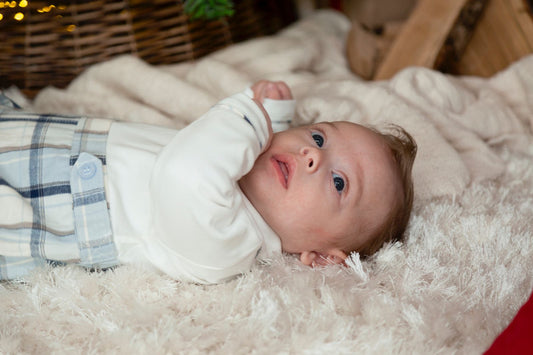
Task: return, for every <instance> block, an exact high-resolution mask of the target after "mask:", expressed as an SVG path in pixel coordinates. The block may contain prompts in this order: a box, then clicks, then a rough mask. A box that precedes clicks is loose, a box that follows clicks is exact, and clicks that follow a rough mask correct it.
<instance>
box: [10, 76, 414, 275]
mask: <svg viewBox="0 0 533 355" xmlns="http://www.w3.org/2000/svg"><path fill="white" fill-rule="evenodd" d="M293 110H294V102H293V101H292V95H291V92H290V89H289V88H288V87H287V85H286V84H285V83H282V82H268V81H260V82H258V83H256V84H254V85H253V86H252V87H251V90H247V92H245V93H239V94H236V95H233V96H232V97H229V98H227V99H224V100H222V101H221V102H219V103H218V104H217V105H215V106H214V107H213V108H211V109H210V110H209V111H208V112H207V113H206V114H204V115H203V116H202V117H201V118H200V119H198V120H196V121H195V122H193V123H192V124H190V125H189V126H187V127H186V128H184V129H182V130H180V131H176V130H173V129H168V128H162V127H158V126H151V125H142V124H133V123H126V122H116V121H111V120H102V119H87V118H73V117H65V116H50V115H36V114H28V113H22V112H20V111H17V110H6V109H4V112H2V110H1V109H0V200H1V203H0V278H2V279H12V278H16V277H20V276H22V275H24V274H26V273H28V272H29V271H30V270H32V269H33V268H35V267H36V266H39V265H42V264H44V263H61V264H62V263H77V264H79V265H82V266H85V267H89V268H107V267H112V266H115V265H118V264H121V263H122V264H124V263H138V264H147V265H151V266H155V267H156V268H157V269H159V270H161V271H163V272H165V273H166V274H168V275H170V276H171V277H174V278H177V279H180V280H187V281H192V282H198V283H218V282H222V281H224V280H226V279H229V278H232V277H234V276H236V275H239V274H242V273H244V272H246V271H248V270H249V269H250V267H251V265H252V264H253V262H254V260H255V259H256V258H257V259H265V258H268V257H269V256H270V255H273V254H275V253H280V252H281V251H284V252H287V253H291V254H296V255H299V257H300V260H301V261H302V263H304V264H306V265H310V266H313V265H325V264H329V263H343V262H344V260H345V259H346V257H347V255H348V254H349V253H351V252H353V251H358V252H359V253H361V254H362V255H371V254H372V253H374V252H375V251H376V250H378V249H379V248H380V246H381V245H382V244H383V243H384V242H386V241H390V240H397V239H399V238H401V236H402V233H403V232H404V230H405V228H406V225H407V222H408V220H409V215H410V210H411V205H412V199H413V187H412V182H411V168H412V164H413V161H414V157H415V154H416V145H415V143H414V141H413V139H412V138H411V137H410V136H409V135H408V134H407V133H406V132H405V131H404V130H403V129H401V128H396V130H395V131H394V134H382V133H379V132H377V131H375V130H372V129H369V128H366V127H363V126H360V125H357V124H354V123H350V122H323V123H318V124H313V125H309V126H302V127H297V128H291V129H287V130H284V131H281V132H278V133H275V134H274V133H273V132H272V123H271V118H272V119H273V121H275V122H274V123H275V124H274V125H275V126H276V127H280V126H283V124H284V122H285V121H286V120H287V118H290V117H291V116H292V113H293Z"/></svg>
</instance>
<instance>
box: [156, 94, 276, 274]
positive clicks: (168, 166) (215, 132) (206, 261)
mask: <svg viewBox="0 0 533 355" xmlns="http://www.w3.org/2000/svg"><path fill="white" fill-rule="evenodd" d="M268 139H269V127H268V125H267V120H266V119H265V117H264V115H263V112H262V111H261V109H260V108H259V107H258V106H257V104H256V103H255V102H254V101H252V100H251V99H250V98H249V97H247V96H246V95H245V94H242V93H241V94H237V95H234V96H232V97H230V98H227V99H225V100H222V101H221V102H220V103H218V104H217V105H215V106H214V107H213V108H212V109H211V110H209V112H207V113H206V114H205V115H204V116H202V117H201V118H199V119H198V120H197V121H195V122H193V123H192V124H191V125H189V126H188V127H186V128H184V129H182V130H181V131H179V132H178V133H177V134H176V136H175V137H174V138H173V139H172V141H171V142H170V143H169V144H168V145H167V146H165V148H163V150H162V151H161V153H160V154H159V156H158V157H157V160H156V164H155V168H154V171H153V173H152V178H151V181H150V193H151V196H152V198H151V199H152V225H153V236H152V237H153V238H151V239H153V240H154V241H155V243H151V244H150V245H149V246H148V248H149V249H151V250H148V251H147V254H148V256H149V258H150V259H151V261H152V262H153V263H154V264H155V265H156V266H157V267H158V268H159V269H161V270H162V271H164V272H165V273H167V274H169V275H170V276H172V277H176V278H183V277H186V278H188V279H190V280H192V281H195V282H201V283H216V282H220V281H222V280H224V279H227V278H229V277H232V276H235V275H237V274H240V273H242V272H245V271H247V270H248V269H249V268H250V266H251V264H252V263H253V262H254V259H255V256H256V253H257V251H258V250H259V248H260V247H261V239H260V238H259V237H258V236H257V233H254V226H253V223H250V216H249V215H248V214H247V212H246V211H247V210H246V209H245V208H244V201H243V199H244V198H245V197H244V196H243V194H242V192H241V191H240V188H239V187H238V180H239V179H240V178H241V177H242V176H243V175H245V174H246V173H247V172H248V171H250V169H251V168H252V166H253V164H254V162H255V160H256V158H257V157H258V156H259V155H260V154H261V153H262V151H263V149H264V148H265V146H266V144H267V142H268Z"/></svg>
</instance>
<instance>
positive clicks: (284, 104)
mask: <svg viewBox="0 0 533 355" xmlns="http://www.w3.org/2000/svg"><path fill="white" fill-rule="evenodd" d="M244 93H245V94H246V95H247V96H248V97H250V98H253V97H254V92H253V91H252V89H251V88H247V89H246V91H244ZM263 107H264V109H265V111H266V112H267V113H268V116H269V117H270V120H271V121H272V130H273V131H274V132H281V131H284V130H286V129H289V128H290V127H291V123H292V119H293V117H294V114H295V112H296V100H272V99H264V100H263Z"/></svg>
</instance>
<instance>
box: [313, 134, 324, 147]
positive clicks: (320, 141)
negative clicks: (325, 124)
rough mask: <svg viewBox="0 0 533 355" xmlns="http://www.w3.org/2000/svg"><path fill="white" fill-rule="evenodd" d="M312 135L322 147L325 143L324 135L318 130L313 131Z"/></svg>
mask: <svg viewBox="0 0 533 355" xmlns="http://www.w3.org/2000/svg"><path fill="white" fill-rule="evenodd" d="M311 137H313V139H314V140H315V143H316V145H317V146H318V147H319V148H322V146H323V145H324V137H323V136H322V135H321V134H320V133H317V132H313V133H311Z"/></svg>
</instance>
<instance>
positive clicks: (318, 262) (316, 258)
mask: <svg viewBox="0 0 533 355" xmlns="http://www.w3.org/2000/svg"><path fill="white" fill-rule="evenodd" d="M346 257H347V256H346V254H345V253H344V252H343V251H342V250H340V249H331V250H328V252H327V253H319V252H315V251H304V252H302V253H301V254H300V261H301V262H302V264H304V265H307V266H312V267H314V266H326V265H332V264H343V263H344V260H346Z"/></svg>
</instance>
